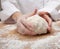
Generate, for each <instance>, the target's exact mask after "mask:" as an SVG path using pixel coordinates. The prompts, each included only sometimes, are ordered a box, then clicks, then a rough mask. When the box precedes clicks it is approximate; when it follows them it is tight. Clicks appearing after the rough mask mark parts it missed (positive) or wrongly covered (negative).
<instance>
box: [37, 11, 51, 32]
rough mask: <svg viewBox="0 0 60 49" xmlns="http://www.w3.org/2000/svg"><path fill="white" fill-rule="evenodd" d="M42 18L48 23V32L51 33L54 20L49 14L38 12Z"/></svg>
mask: <svg viewBox="0 0 60 49" xmlns="http://www.w3.org/2000/svg"><path fill="white" fill-rule="evenodd" d="M38 15H40V16H41V17H42V18H44V19H45V20H46V21H47V22H48V31H49V32H50V30H51V26H52V19H51V18H50V14H49V13H48V12H43V11H42V12H38Z"/></svg>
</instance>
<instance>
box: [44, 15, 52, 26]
mask: <svg viewBox="0 0 60 49" xmlns="http://www.w3.org/2000/svg"><path fill="white" fill-rule="evenodd" d="M44 18H45V20H46V21H47V22H48V25H49V26H51V25H52V20H51V18H50V17H49V16H48V15H44Z"/></svg>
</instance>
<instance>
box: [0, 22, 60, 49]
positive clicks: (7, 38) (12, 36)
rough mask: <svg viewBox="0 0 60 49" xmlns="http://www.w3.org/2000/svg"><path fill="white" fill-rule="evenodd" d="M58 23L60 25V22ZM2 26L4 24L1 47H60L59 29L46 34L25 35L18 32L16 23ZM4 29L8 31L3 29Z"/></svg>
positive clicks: (0, 33)
mask: <svg viewBox="0 0 60 49" xmlns="http://www.w3.org/2000/svg"><path fill="white" fill-rule="evenodd" d="M57 25H58V26H60V23H58V24H57ZM0 26H3V27H0V28H1V29H0V49H60V31H59V29H58V31H55V32H54V30H53V33H48V34H45V35H38V36H24V35H21V34H19V33H17V31H16V26H15V25H4V24H0ZM53 27H55V26H53ZM7 28H9V29H7ZM4 29H5V30H6V31H2V30H4ZM53 29H55V28H53ZM55 30H56V29H55ZM2 32H3V33H2Z"/></svg>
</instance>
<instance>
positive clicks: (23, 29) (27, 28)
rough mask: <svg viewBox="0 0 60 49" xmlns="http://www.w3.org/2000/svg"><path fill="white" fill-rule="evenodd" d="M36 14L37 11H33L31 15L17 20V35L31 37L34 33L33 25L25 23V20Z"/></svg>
mask: <svg viewBox="0 0 60 49" xmlns="http://www.w3.org/2000/svg"><path fill="white" fill-rule="evenodd" d="M36 12H37V9H35V10H34V11H33V12H32V13H29V14H26V15H23V16H20V17H19V18H18V19H17V30H18V32H19V33H21V34H28V35H33V34H32V33H34V31H33V28H34V27H33V24H31V23H30V22H26V19H27V18H28V17H30V16H33V15H35V14H36Z"/></svg>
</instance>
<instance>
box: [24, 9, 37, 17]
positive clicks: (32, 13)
mask: <svg viewBox="0 0 60 49" xmlns="http://www.w3.org/2000/svg"><path fill="white" fill-rule="evenodd" d="M36 13H37V9H35V10H34V11H33V12H31V13H29V14H27V15H25V16H26V18H28V17H30V16H33V15H35V14H36Z"/></svg>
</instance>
